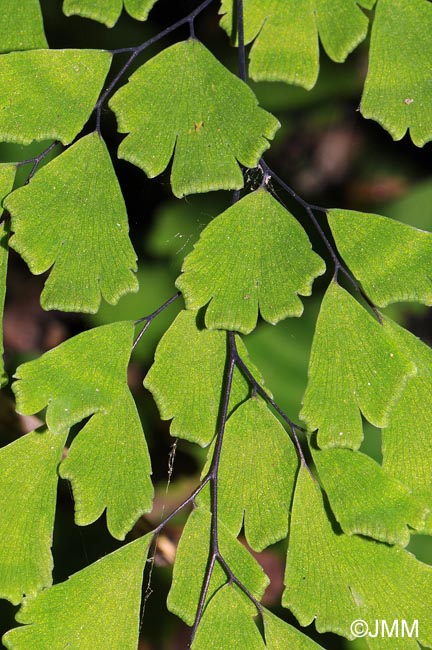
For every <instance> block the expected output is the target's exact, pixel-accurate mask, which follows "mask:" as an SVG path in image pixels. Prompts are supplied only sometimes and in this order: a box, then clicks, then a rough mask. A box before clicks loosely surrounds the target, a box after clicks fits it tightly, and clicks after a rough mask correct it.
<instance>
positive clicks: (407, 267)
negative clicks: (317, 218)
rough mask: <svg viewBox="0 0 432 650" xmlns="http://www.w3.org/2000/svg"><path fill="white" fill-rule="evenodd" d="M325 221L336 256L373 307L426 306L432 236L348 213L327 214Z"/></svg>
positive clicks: (430, 294)
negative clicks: (405, 303)
mask: <svg viewBox="0 0 432 650" xmlns="http://www.w3.org/2000/svg"><path fill="white" fill-rule="evenodd" d="M328 219H329V224H330V227H331V230H332V233H333V236H334V238H335V241H336V245H337V247H338V249H339V251H340V253H341V255H342V257H343V258H344V260H345V261H346V263H347V264H348V266H349V267H350V269H351V270H352V271H353V273H354V275H355V276H356V278H358V279H359V280H360V281H361V283H362V286H363V288H364V290H365V291H366V293H367V295H368V296H369V298H371V300H372V301H373V302H374V303H375V304H376V305H378V306H379V307H386V306H387V305H388V304H390V303H392V302H397V301H404V300H415V301H417V302H421V303H423V304H425V305H432V280H431V273H430V267H431V260H432V233H430V232H425V231H424V230H417V228H413V227H411V226H407V225H405V224H403V223H398V222H397V221H393V220H392V219H388V218H387V217H381V216H379V215H376V214H367V213H365V212H354V211H351V210H330V211H329V213H328Z"/></svg>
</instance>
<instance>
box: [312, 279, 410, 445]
mask: <svg viewBox="0 0 432 650" xmlns="http://www.w3.org/2000/svg"><path fill="white" fill-rule="evenodd" d="M415 373H416V367H415V365H414V364H413V363H412V362H410V361H409V359H408V358H407V357H406V356H405V355H404V354H403V353H402V352H401V351H400V349H399V347H398V346H397V345H396V344H395V343H394V342H393V341H392V339H391V338H390V337H389V336H388V335H387V333H386V331H385V330H384V329H383V328H382V327H381V325H379V324H378V322H377V321H376V320H375V319H374V318H372V316H370V315H369V313H368V312H367V311H366V310H365V309H363V307H361V306H360V305H359V304H358V302H357V301H356V300H355V299H354V298H352V296H350V294H349V293H347V292H346V291H345V290H344V289H342V287H340V286H339V285H337V284H336V283H334V282H332V283H331V284H330V286H329V288H328V290H327V292H326V294H325V296H324V299H323V302H322V305H321V311H320V314H319V317H318V321H317V326H316V330H315V336H314V340H313V344H312V351H311V357H310V361H309V373H308V374H309V383H308V386H307V388H306V393H305V395H304V398H303V407H302V410H301V413H300V417H301V418H302V419H303V420H304V421H305V422H306V423H307V425H308V428H309V430H310V431H313V430H315V429H319V431H318V445H319V446H320V447H351V448H352V449H358V447H359V446H360V443H361V441H362V439H363V431H362V422H361V413H362V414H363V415H364V417H365V418H366V419H367V420H369V422H370V423H371V424H373V425H375V426H379V427H387V426H388V425H389V418H390V414H391V410H392V408H394V406H395V404H396V403H397V401H398V399H399V398H400V397H401V394H402V392H403V390H404V387H405V383H406V380H407V379H408V377H410V376H413V375H415Z"/></svg>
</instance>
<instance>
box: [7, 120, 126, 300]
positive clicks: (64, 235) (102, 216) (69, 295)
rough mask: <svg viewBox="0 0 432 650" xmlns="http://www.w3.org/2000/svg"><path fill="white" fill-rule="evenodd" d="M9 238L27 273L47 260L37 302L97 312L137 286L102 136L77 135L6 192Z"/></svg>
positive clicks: (122, 206)
mask: <svg viewBox="0 0 432 650" xmlns="http://www.w3.org/2000/svg"><path fill="white" fill-rule="evenodd" d="M5 206H6V207H7V209H8V210H9V211H10V213H11V215H12V225H11V228H12V230H13V231H14V233H15V234H14V235H13V236H12V237H11V241H10V245H11V247H12V248H14V249H15V250H16V251H17V252H18V253H19V254H20V255H21V256H22V257H23V259H24V260H25V261H26V262H27V264H28V265H29V268H30V270H31V271H32V273H35V274H40V273H43V272H44V271H47V270H48V269H50V268H51V267H52V268H51V272H50V275H49V278H48V280H47V281H46V283H45V287H44V290H43V292H42V295H41V304H42V307H43V308H44V309H62V310H63V311H85V312H96V311H97V310H98V307H99V305H100V300H101V294H102V296H103V297H104V299H105V300H106V301H107V302H109V303H111V304H114V303H116V302H117V300H118V299H119V298H120V296H122V295H123V294H125V293H127V292H129V291H137V289H138V283H137V280H136V277H135V274H134V272H133V271H135V270H136V254H135V251H134V249H133V247H132V244H131V242H130V239H129V235H128V231H129V226H128V219H127V213H126V207H125V204H124V200H123V196H122V193H121V190H120V186H119V184H118V181H117V178H116V175H115V172H114V169H113V166H112V163H111V159H110V156H109V153H108V150H107V148H106V145H105V143H104V142H103V140H101V138H100V137H99V136H98V134H97V133H92V134H90V135H87V136H85V137H84V138H81V140H78V142H77V143H76V144H74V145H72V147H70V148H69V149H68V150H67V151H65V152H64V153H63V154H61V155H60V156H58V157H57V158H55V159H54V160H53V161H51V162H50V163H48V164H47V165H46V166H45V167H43V168H42V169H40V171H39V172H38V173H37V174H36V176H35V177H34V178H33V179H32V180H31V181H30V183H29V184H28V185H26V186H24V187H22V188H20V189H18V190H16V191H15V192H13V193H12V194H11V195H9V196H8V198H7V200H6V201H5Z"/></svg>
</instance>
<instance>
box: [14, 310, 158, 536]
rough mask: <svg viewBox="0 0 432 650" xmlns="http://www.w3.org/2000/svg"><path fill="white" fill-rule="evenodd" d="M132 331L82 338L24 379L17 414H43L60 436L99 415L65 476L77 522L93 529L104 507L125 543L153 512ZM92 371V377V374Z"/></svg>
mask: <svg viewBox="0 0 432 650" xmlns="http://www.w3.org/2000/svg"><path fill="white" fill-rule="evenodd" d="M132 338H133V324H132V323H130V322H118V323H113V324H111V325H105V326H102V327H97V328H95V329H93V330H89V331H87V332H83V333H82V334H78V335H77V336H75V337H73V338H72V339H69V340H68V341H66V342H65V343H62V344H61V345H59V346H58V347H57V348H54V349H53V350H50V351H49V352H47V353H46V354H44V355H42V356H41V357H40V358H39V359H36V360H35V361H30V362H29V363H24V364H23V365H21V366H20V367H19V368H18V370H17V372H16V375H15V376H16V378H17V379H18V381H16V382H15V383H14V384H13V391H14V393H15V396H16V399H17V410H18V412H21V413H24V414H26V415H31V414H33V413H38V412H39V411H40V410H41V409H43V408H44V407H45V406H46V407H47V409H46V422H47V424H48V426H49V428H50V429H51V430H52V431H54V432H56V433H64V432H66V431H67V430H68V429H69V428H70V427H71V426H72V425H73V424H76V423H77V422H80V421H81V420H82V419H83V418H85V417H87V416H89V415H93V417H92V419H91V420H90V421H89V422H88V423H87V424H86V426H85V427H84V428H83V429H82V431H81V432H80V433H79V435H78V437H77V438H76V439H75V440H74V442H73V443H72V446H71V450H70V457H69V458H67V459H66V460H65V461H64V465H63V464H62V466H61V474H62V475H63V476H64V477H67V478H69V479H70V480H71V481H72V485H73V488H74V492H75V495H76V501H77V522H78V523H80V524H84V523H86V524H87V523H91V522H92V521H94V520H95V519H97V517H99V516H100V514H101V513H102V512H103V510H104V509H105V508H107V521H108V527H109V530H110V532H111V534H112V535H113V536H114V537H117V538H119V539H123V538H124V536H125V534H126V533H127V532H128V530H130V528H131V527H132V524H133V523H134V522H135V521H136V519H137V518H138V517H139V516H140V515H141V514H142V513H143V512H145V511H148V510H150V509H151V506H152V496H153V486H152V483H151V480H150V476H149V475H150V460H149V456H148V450H147V446H146V442H145V438H144V434H143V431H142V428H141V425H140V422H139V418H138V415H137V412H136V408H135V405H134V402H133V399H132V398H131V396H130V393H129V389H128V387H127V377H126V372H127V366H128V362H129V356H130V352H131V347H132ZM89 369H91V372H89Z"/></svg>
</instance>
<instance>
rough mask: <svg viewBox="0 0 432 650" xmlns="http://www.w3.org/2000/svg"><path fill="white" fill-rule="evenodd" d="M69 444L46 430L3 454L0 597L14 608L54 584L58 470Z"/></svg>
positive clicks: (0, 473)
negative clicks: (54, 527)
mask: <svg viewBox="0 0 432 650" xmlns="http://www.w3.org/2000/svg"><path fill="white" fill-rule="evenodd" d="M65 439H66V435H65V434H63V435H57V434H54V433H51V431H49V430H47V429H43V430H40V431H32V432H31V433H28V434H27V435H25V436H22V437H21V438H18V440H15V441H14V442H12V443H11V444H9V445H7V446H6V447H3V449H1V450H0V476H1V483H0V512H1V517H0V535H1V540H2V542H1V545H0V597H1V598H7V599H8V600H10V601H11V602H12V603H13V604H14V605H17V604H18V603H19V602H20V601H21V600H22V597H23V594H26V595H27V596H33V595H35V594H36V593H37V592H38V591H41V590H42V589H44V588H46V587H48V586H49V585H50V584H51V570H52V564H53V562H52V556H51V545H52V535H53V526H54V514H55V507H56V498H57V480H58V475H57V467H58V464H59V462H60V460H61V455H62V451H63V446H64V444H65Z"/></svg>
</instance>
